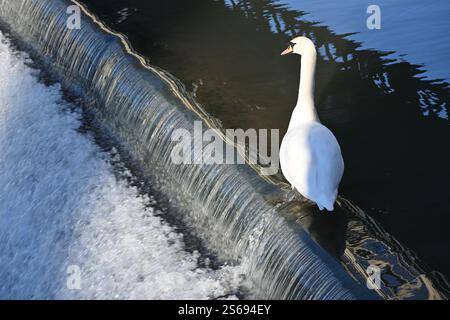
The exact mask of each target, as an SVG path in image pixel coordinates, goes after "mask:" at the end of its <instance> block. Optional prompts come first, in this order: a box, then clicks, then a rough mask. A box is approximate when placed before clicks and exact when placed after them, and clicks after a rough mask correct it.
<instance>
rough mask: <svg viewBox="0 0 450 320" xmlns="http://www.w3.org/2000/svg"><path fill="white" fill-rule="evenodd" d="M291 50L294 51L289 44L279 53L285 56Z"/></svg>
mask: <svg viewBox="0 0 450 320" xmlns="http://www.w3.org/2000/svg"><path fill="white" fill-rule="evenodd" d="M292 52H294V48H292V46H289V47H288V48H287V49H286V50H284V51H283V52H282V53H281V55H282V56H285V55H287V54H290V53H292Z"/></svg>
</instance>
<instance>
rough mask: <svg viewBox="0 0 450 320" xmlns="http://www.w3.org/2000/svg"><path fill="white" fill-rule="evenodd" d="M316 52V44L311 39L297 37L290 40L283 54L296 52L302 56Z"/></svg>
mask: <svg viewBox="0 0 450 320" xmlns="http://www.w3.org/2000/svg"><path fill="white" fill-rule="evenodd" d="M315 52H316V46H315V45H314V43H313V42H312V41H311V40H310V39H308V38H306V37H297V38H294V39H292V40H291V42H289V46H288V47H287V49H286V50H284V51H283V52H282V53H281V55H282V56H284V55H287V54H291V53H295V54H299V55H301V56H302V55H304V54H307V53H315Z"/></svg>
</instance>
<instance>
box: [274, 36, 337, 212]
mask: <svg viewBox="0 0 450 320" xmlns="http://www.w3.org/2000/svg"><path fill="white" fill-rule="evenodd" d="M289 53H296V54H299V55H301V56H302V66H301V72H300V90H299V95H298V101H297V105H296V106H295V109H294V111H293V113H292V118H291V122H290V123H289V128H288V131H287V133H286V135H285V137H284V138H283V142H282V144H281V149H280V164H281V170H282V171H283V174H284V176H285V177H286V179H287V180H288V181H289V183H290V184H291V186H292V188H293V189H294V188H295V189H297V191H298V192H300V194H301V195H302V196H304V197H305V198H307V199H309V200H312V201H314V202H315V203H316V204H317V206H318V207H319V209H320V210H323V209H324V208H325V209H327V210H328V211H333V210H334V203H335V202H336V198H337V194H338V187H339V183H340V182H341V179H342V176H343V174H344V160H343V158H342V154H341V148H340V146H339V143H338V141H337V140H336V138H335V136H334V135H333V133H332V132H331V131H330V130H329V129H328V128H327V127H325V126H324V125H322V124H321V123H320V120H319V117H318V116H317V112H316V108H315V106H314V76H315V69H316V58H317V53H316V48H315V46H314V44H313V42H312V41H311V40H309V39H308V38H305V37H298V38H295V39H294V40H292V41H291V43H290V45H289V47H288V48H287V49H286V50H285V51H283V52H282V54H281V55H286V54H289Z"/></svg>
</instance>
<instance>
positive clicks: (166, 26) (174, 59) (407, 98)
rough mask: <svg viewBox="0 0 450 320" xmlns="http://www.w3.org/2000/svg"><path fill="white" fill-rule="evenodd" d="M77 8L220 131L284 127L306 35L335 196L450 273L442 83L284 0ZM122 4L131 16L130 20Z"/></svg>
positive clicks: (449, 172) (108, 1)
mask: <svg viewBox="0 0 450 320" xmlns="http://www.w3.org/2000/svg"><path fill="white" fill-rule="evenodd" d="M84 2H86V3H87V4H88V5H89V7H90V8H91V9H92V10H93V11H94V12H96V13H98V14H99V15H100V17H101V18H102V19H103V20H105V21H106V22H108V23H109V24H111V25H112V26H113V28H114V29H116V30H118V31H120V32H122V33H124V34H126V35H127V37H128V38H129V39H130V41H131V43H132V44H133V46H134V47H135V48H136V50H137V51H138V52H140V53H143V54H145V55H146V56H148V57H149V58H150V61H151V63H153V64H155V65H158V66H160V67H162V68H164V69H166V70H168V71H169V72H171V73H172V74H174V75H175V76H176V77H178V78H180V79H181V80H182V81H183V82H184V83H185V84H187V86H188V90H190V91H192V92H193V93H195V95H196V96H197V99H198V100H199V101H200V102H201V103H202V104H203V105H204V107H205V108H206V109H207V110H208V112H209V113H210V114H212V115H213V116H215V117H217V118H218V119H220V121H221V122H222V123H223V125H224V127H227V128H237V127H239V128H280V129H281V130H282V131H283V132H284V131H285V130H286V128H287V124H288V121H289V117H290V112H291V111H292V109H293V106H294V105H295V101H296V94H297V89H298V68H299V60H298V59H297V58H296V57H291V58H281V57H279V53H280V50H281V49H283V48H284V46H285V43H286V42H287V41H288V40H289V39H290V38H292V37H293V36H297V35H306V36H308V37H310V38H312V39H313V40H314V42H315V43H316V44H317V46H318V47H319V52H320V55H321V57H320V59H319V61H318V73H317V92H316V101H317V107H318V110H319V114H320V117H321V119H322V121H323V122H324V123H326V124H327V126H328V127H330V128H331V129H332V130H333V131H334V132H335V133H336V136H337V137H338V138H339V140H340V142H341V144H342V149H343V152H344V156H345V159H346V165H347V170H346V175H345V177H344V182H343V185H342V193H344V194H345V195H348V196H349V197H350V198H352V199H353V200H355V202H356V203H358V204H360V205H361V206H362V207H363V208H365V209H367V210H368V211H369V213H371V215H372V216H373V217H375V218H376V219H377V220H378V221H381V222H382V223H383V224H384V226H385V227H386V229H387V230H388V231H389V232H390V233H392V234H394V235H395V236H396V237H397V238H399V239H401V240H402V241H403V242H405V243H406V244H407V245H408V246H409V247H411V248H413V249H414V250H415V251H417V252H418V254H419V256H420V257H422V258H423V259H424V260H425V261H427V262H428V264H430V265H431V266H432V267H433V268H436V269H438V270H441V271H444V272H445V273H446V274H450V259H449V258H448V257H447V254H446V253H447V251H448V245H449V243H450V234H449V233H448V232H447V230H448V228H449V226H450V217H449V215H448V209H447V208H448V207H449V206H450V199H449V198H448V197H447V195H446V194H447V189H448V188H447V182H448V178H449V177H450V169H449V166H448V164H449V163H450V151H449V149H448V148H447V147H446V146H447V144H448V142H447V141H448V137H449V122H448V112H447V109H446V108H447V107H448V104H449V100H450V99H449V91H448V86H447V84H445V83H442V82H440V81H431V80H426V79H424V78H423V77H422V76H421V75H422V73H423V71H422V70H421V69H420V68H419V67H418V66H415V65H412V64H410V63H408V62H405V61H399V60H395V59H394V58H392V57H391V55H390V53H389V52H379V51H376V50H365V49H362V48H361V46H360V44H359V43H357V42H355V41H351V40H349V39H348V37H347V36H348V35H336V34H334V33H333V32H332V31H331V30H330V29H329V28H327V27H326V26H323V25H318V24H317V23H313V22H310V21H308V20H307V16H305V15H306V13H305V12H301V11H298V10H292V9H291V8H290V7H289V5H288V4H283V3H285V2H280V1H273V0H241V1H237V0H227V1H212V0H190V1H183V0H167V1H140V0H103V1H100V0H95V1H93V0H85V1H84ZM124 8H131V9H132V10H131V9H130V10H127V12H129V13H130V15H129V16H128V17H127V18H126V19H125V20H124V19H123V18H121V17H123V15H120V12H121V10H123V9H124ZM122 12H123V11H122ZM443 58H444V57H443ZM430 248H431V249H430Z"/></svg>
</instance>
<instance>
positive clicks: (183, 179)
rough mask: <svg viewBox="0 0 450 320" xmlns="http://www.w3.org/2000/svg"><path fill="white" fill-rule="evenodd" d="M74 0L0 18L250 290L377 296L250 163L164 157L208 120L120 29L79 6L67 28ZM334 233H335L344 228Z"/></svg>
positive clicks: (31, 1)
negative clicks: (238, 267)
mask: <svg viewBox="0 0 450 320" xmlns="http://www.w3.org/2000/svg"><path fill="white" fill-rule="evenodd" d="M74 4H78V3H77V2H76V1H68V0H2V1H0V20H1V21H2V22H3V23H4V24H6V25H7V26H8V28H9V29H10V30H11V31H12V34H13V36H14V37H16V38H18V39H20V40H21V41H23V42H24V43H26V44H27V45H28V46H29V47H30V49H31V50H33V52H35V53H36V54H37V55H38V56H39V57H40V58H41V59H42V61H44V62H45V64H46V65H47V67H48V68H49V69H50V70H51V71H53V72H55V74H56V75H57V77H58V79H59V80H60V81H61V83H62V84H63V86H64V87H65V88H67V89H69V90H70V91H72V92H75V93H76V94H78V95H80V96H83V97H86V99H87V100H88V101H90V102H91V103H90V104H89V106H90V107H91V110H89V111H90V112H92V113H93V114H94V116H95V118H96V120H97V121H98V122H99V123H100V124H101V125H102V127H103V128H104V129H105V130H106V131H108V133H109V134H110V135H111V136H113V137H114V138H115V139H116V140H117V141H118V143H119V144H120V145H122V146H123V147H124V148H125V149H126V150H127V152H129V153H130V154H131V155H132V157H133V160H135V161H136V162H137V163H138V164H139V166H140V169H142V172H143V173H144V175H146V176H148V177H152V179H156V181H157V187H158V188H159V189H160V190H162V191H163V192H164V193H165V194H167V195H168V197H169V198H171V199H174V201H176V202H177V203H180V204H183V205H184V206H186V208H187V209H186V210H184V211H183V212H185V213H186V215H188V216H187V217H186V218H187V219H188V220H189V221H192V224H193V225H194V227H195V229H196V230H197V231H198V233H199V234H201V235H202V237H203V238H205V240H206V242H207V243H208V246H209V247H210V248H211V249H212V250H214V251H216V252H218V254H219V256H221V257H224V258H226V259H233V260H238V261H240V262H241V263H243V264H244V265H245V266H246V268H247V269H248V271H247V274H248V277H249V279H250V280H251V282H252V283H253V285H254V288H255V290H256V293H255V294H256V296H257V297H258V298H265V299H376V298H379V296H378V295H376V294H375V293H374V292H371V291H369V290H368V289H367V288H366V285H365V283H364V282H363V280H364V277H363V276H361V275H363V274H364V270H363V271H361V266H359V265H358V261H356V260H357V259H353V261H350V260H352V258H351V257H353V258H354V255H353V256H352V254H351V252H348V249H347V250H346V252H347V253H346V255H345V256H346V259H347V263H345V265H346V268H344V267H343V264H341V263H340V262H339V261H338V259H336V258H335V257H333V255H332V254H330V252H332V251H333V250H328V251H327V250H324V249H323V247H325V248H326V247H327V245H329V244H330V243H329V242H327V241H325V242H324V243H323V244H322V247H321V246H320V245H318V244H317V242H319V243H320V242H321V241H320V238H321V237H320V235H319V236H314V234H313V233H311V230H310V229H311V228H308V226H311V224H314V223H316V220H315V218H312V220H313V221H312V222H311V221H309V219H308V218H304V219H303V220H302V218H300V219H299V218H298V216H303V217H305V216H307V214H306V213H307V210H311V209H310V206H308V205H307V204H306V205H304V204H298V203H295V202H292V201H287V199H288V192H287V191H286V190H285V189H283V188H282V187H281V186H279V185H277V184H275V183H272V182H271V181H270V180H269V179H266V178H263V177H262V176H260V175H259V174H258V172H257V170H256V169H257V168H255V167H252V166H250V165H176V164H174V163H172V161H171V157H170V154H171V152H172V150H173V148H174V146H175V145H178V144H179V142H173V141H172V140H171V136H172V133H173V131H174V130H175V129H185V130H187V131H189V132H191V133H192V134H193V133H194V121H202V122H203V123H204V124H205V125H204V130H206V128H208V127H216V125H217V124H216V123H215V122H214V120H212V119H210V118H209V117H208V115H207V114H206V113H205V112H203V111H202V109H201V107H200V106H198V105H197V104H196V102H195V101H194V100H193V99H192V98H191V97H190V96H189V95H187V94H185V92H184V90H183V87H182V85H181V84H180V83H179V82H178V81H177V80H176V79H174V78H173V77H171V76H170V75H169V74H168V73H166V72H164V71H162V70H160V69H158V68H156V67H153V66H151V65H150V64H149V63H148V61H146V59H145V58H143V57H141V56H139V55H137V54H135V53H134V52H133V50H132V48H131V46H130V45H129V43H128V42H127V41H126V39H125V38H124V37H122V36H120V35H117V34H114V33H113V32H112V31H111V30H109V29H108V28H106V27H105V26H104V25H103V24H102V23H101V22H100V21H98V19H96V17H94V16H93V15H91V14H90V13H89V12H88V11H87V10H86V9H85V8H84V7H82V6H81V8H82V9H83V10H82V18H81V28H80V29H74V30H70V29H69V28H67V24H66V22H67V19H68V17H69V15H68V14H67V8H68V7H69V6H70V5H74ZM192 134H191V136H192ZM194 138H195V137H194ZM190 145H191V146H193V145H194V143H191V144H190ZM346 207H347V208H352V206H351V205H347V206H346ZM302 210H306V211H304V212H303V211H302ZM293 211H295V214H293ZM356 211H357V209H355V212H356ZM310 217H311V215H310ZM299 221H300V223H298V222H299ZM302 224H303V226H302ZM305 228H306V229H308V231H309V232H307V231H306V230H305ZM343 233H344V236H343V237H345V229H344V232H343ZM311 236H313V237H315V239H316V241H314V240H313V239H312V238H311ZM362 238H363V237H362ZM353 240H354V241H355V239H353ZM356 242H357V241H356ZM359 244H360V243H359ZM355 251H356V249H355ZM349 257H350V258H349ZM397 260H398V259H397ZM349 261H350V262H349ZM411 277H413V278H417V277H416V275H412V276H411ZM357 278H358V279H359V280H356V279H357ZM419 286H420V285H419ZM382 296H383V297H386V294H384V295H382Z"/></svg>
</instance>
